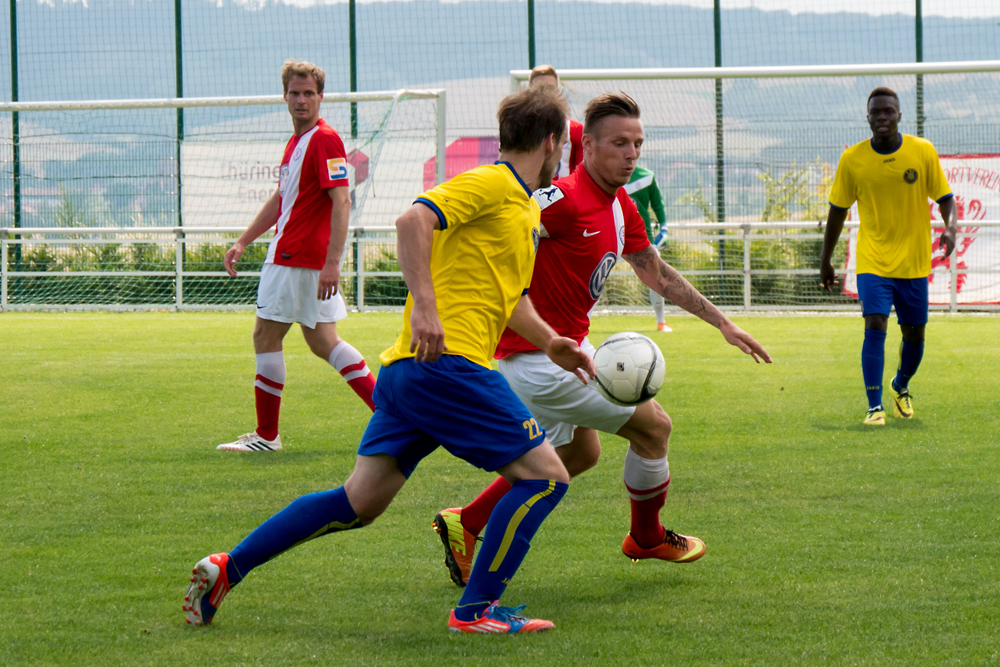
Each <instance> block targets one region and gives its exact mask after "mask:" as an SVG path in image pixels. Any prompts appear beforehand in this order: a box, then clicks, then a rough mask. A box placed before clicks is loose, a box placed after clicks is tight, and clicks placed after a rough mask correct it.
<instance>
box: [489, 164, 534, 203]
mask: <svg viewBox="0 0 1000 667" xmlns="http://www.w3.org/2000/svg"><path fill="white" fill-rule="evenodd" d="M493 164H502V165H503V166H505V167H507V168H508V169H510V173H512V174H514V178H516V179H517V182H518V183H520V184H521V187H522V188H524V191H525V192H526V193H527V194H528V196H529V197H531V190H529V189H528V186H527V185H525V184H524V181H522V180H521V176H520V175H519V174H518V173H517V172H516V171H514V167H512V166H510V162H503V161H501V160H497V161H496V162H494V163H493Z"/></svg>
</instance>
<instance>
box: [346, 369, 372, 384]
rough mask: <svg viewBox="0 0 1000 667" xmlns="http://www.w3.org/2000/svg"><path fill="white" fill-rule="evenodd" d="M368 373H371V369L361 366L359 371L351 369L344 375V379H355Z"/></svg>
mask: <svg viewBox="0 0 1000 667" xmlns="http://www.w3.org/2000/svg"><path fill="white" fill-rule="evenodd" d="M369 373H371V371H369V370H368V368H362V369H361V370H360V371H351V372H350V373H348V374H347V375H345V376H344V380H346V381H348V382H350V381H351V380H357V379H358V378H363V377H365V376H366V375H368V374H369Z"/></svg>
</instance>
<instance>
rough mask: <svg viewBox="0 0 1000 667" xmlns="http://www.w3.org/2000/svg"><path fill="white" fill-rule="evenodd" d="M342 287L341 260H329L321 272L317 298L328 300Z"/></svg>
mask: <svg viewBox="0 0 1000 667" xmlns="http://www.w3.org/2000/svg"><path fill="white" fill-rule="evenodd" d="M339 288H340V262H327V263H326V264H324V265H323V269H322V270H321V271H320V272H319V290H318V291H317V293H316V298H317V299H319V300H320V301H326V300H327V299H329V298H330V297H332V296H333V295H334V294H336V293H337V290H338V289H339Z"/></svg>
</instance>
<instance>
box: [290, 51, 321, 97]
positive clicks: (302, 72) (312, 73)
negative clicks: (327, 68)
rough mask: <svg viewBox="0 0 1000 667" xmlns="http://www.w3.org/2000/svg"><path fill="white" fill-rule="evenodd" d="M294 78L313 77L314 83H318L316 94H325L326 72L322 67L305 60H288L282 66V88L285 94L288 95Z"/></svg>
mask: <svg viewBox="0 0 1000 667" xmlns="http://www.w3.org/2000/svg"><path fill="white" fill-rule="evenodd" d="M293 76H301V77H312V79H313V81H315V82H316V92H317V93H322V92H323V84H325V83H326V72H324V71H323V69H322V68H321V67H318V66H316V65H314V64H312V63H310V62H306V61H305V60H292V59H289V60H286V61H285V64H284V65H282V66H281V88H282V91H283V92H285V93H288V84H289V82H290V81H291V80H292V77H293Z"/></svg>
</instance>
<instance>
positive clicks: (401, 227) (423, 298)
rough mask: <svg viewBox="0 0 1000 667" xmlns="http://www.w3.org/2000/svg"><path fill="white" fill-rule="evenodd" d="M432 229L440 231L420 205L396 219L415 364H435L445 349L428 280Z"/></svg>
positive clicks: (397, 253)
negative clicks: (410, 307) (410, 309)
mask: <svg viewBox="0 0 1000 667" xmlns="http://www.w3.org/2000/svg"><path fill="white" fill-rule="evenodd" d="M436 229H441V223H440V222H439V221H438V217H437V215H436V214H435V213H434V212H433V211H431V209H429V208H428V207H426V206H424V205H423V204H414V205H413V206H411V207H410V208H409V210H408V211H406V213H404V214H403V215H401V216H399V219H398V220H396V255H397V257H399V268H400V270H401V271H402V272H403V279H404V280H405V281H406V286H407V288H409V290H410V296H411V297H413V312H412V313H411V314H410V329H411V330H412V331H413V337H412V338H411V339H410V352H415V353H416V355H415V357H414V358H415V360H416V361H417V362H421V361H426V362H433V361H437V359H438V358H439V357H440V356H441V354H442V353H443V352H444V351H445V350H447V349H448V346H447V345H445V343H444V326H443V325H442V324H441V319H440V318H439V317H438V312H437V297H436V296H435V295H434V281H433V280H432V279H431V247H432V245H433V243H434V230H436Z"/></svg>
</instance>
